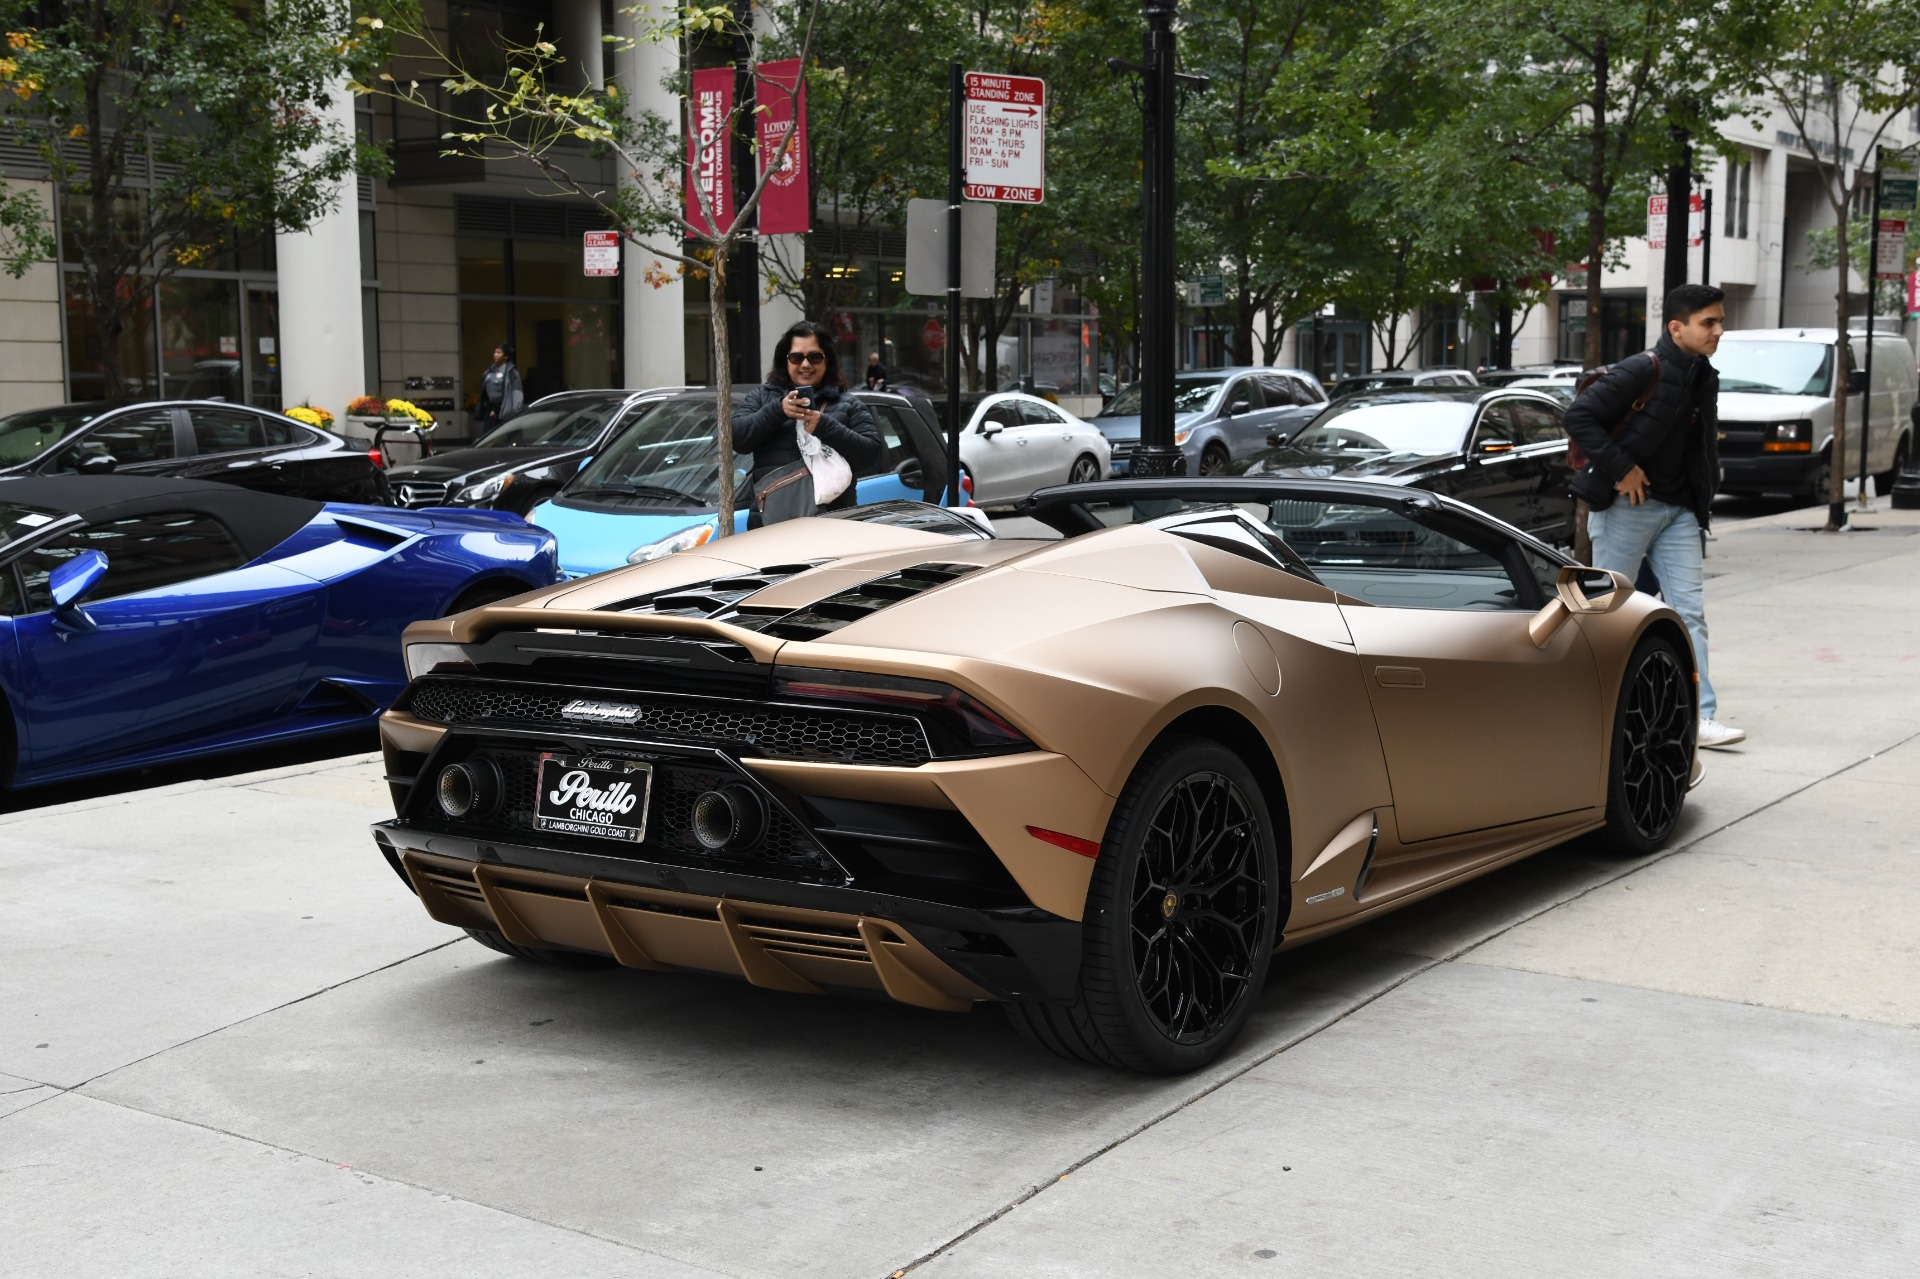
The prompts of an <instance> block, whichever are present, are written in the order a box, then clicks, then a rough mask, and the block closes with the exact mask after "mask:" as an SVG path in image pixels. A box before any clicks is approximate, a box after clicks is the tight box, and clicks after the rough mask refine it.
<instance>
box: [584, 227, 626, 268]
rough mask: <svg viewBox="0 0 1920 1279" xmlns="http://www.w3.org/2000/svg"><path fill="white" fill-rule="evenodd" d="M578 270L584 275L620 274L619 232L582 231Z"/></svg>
mask: <svg viewBox="0 0 1920 1279" xmlns="http://www.w3.org/2000/svg"><path fill="white" fill-rule="evenodd" d="M580 270H581V272H582V273H583V274H586V275H618V274H620V233H619V232H618V231H585V232H582V233H581V235H580Z"/></svg>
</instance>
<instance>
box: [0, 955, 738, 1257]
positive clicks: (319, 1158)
mask: <svg viewBox="0 0 1920 1279" xmlns="http://www.w3.org/2000/svg"><path fill="white" fill-rule="evenodd" d="M448 944H449V945H451V944H452V943H451V942H449V943H448ZM434 949H435V950H438V949H440V948H439V947H437V946H436V947H435V948H434ZM423 953H425V952H423ZM415 958H418V956H415ZM402 962H405V961H402ZM387 966H388V967H392V965H391V964H389V965H387ZM375 971H378V970H375ZM356 980H357V979H356ZM341 984H342V985H345V984H346V983H345V982H342V983H341ZM328 989H332V988H331V987H329V988H328ZM294 1002H296V1003H297V1002H299V1001H298V1000H296V1001H294ZM234 1024H235V1025H238V1024H239V1023H238V1022H235V1023H234ZM209 1033H212V1032H209ZM187 1042H188V1043H191V1042H192V1040H188V1041H187ZM175 1046H176V1047H178V1045H175ZM161 1051H163V1052H164V1051H166V1050H165V1049H162V1050H161ZM143 1060H144V1059H143ZM128 1064H129V1065H131V1064H133V1063H131V1062H129V1063H128ZM115 1069H116V1070H117V1069H120V1068H119V1067H117V1066H116V1067H115ZM89 1082H91V1081H89ZM66 1091H75V1090H73V1089H69V1090H66ZM86 1099H87V1100H88V1101H91V1102H97V1103H99V1104H100V1105H103V1106H112V1107H113V1108H114V1109H116V1110H124V1111H127V1112H128V1113H130V1114H135V1115H145V1116H147V1117H148V1118H149V1119H158V1120H160V1121H161V1122H163V1123H170V1124H182V1125H184V1126H186V1127H188V1128H198V1129H200V1131H202V1132H210V1133H215V1134H217V1135H219V1136H222V1137H231V1138H232V1139H233V1140H235V1141H244V1142H246V1143H247V1144H248V1145H250V1146H258V1147H260V1148H262V1149H265V1150H277V1151H279V1152H280V1153H282V1154H286V1155H292V1156H294V1157H295V1158H297V1159H303V1160H307V1161H310V1162H312V1163H317V1164H323V1165H330V1166H331V1167H332V1168H334V1169H335V1170H336V1171H339V1172H351V1173H353V1174H354V1175H356V1176H360V1177H373V1178H377V1179H379V1180H380V1181H384V1182H386V1183H387V1184H388V1185H391V1186H405V1187H407V1188H408V1189H410V1190H418V1191H422V1192H424V1193H426V1194H430V1195H435V1196H437V1197H439V1198H443V1199H450V1200H453V1201H455V1202H458V1203H465V1204H472V1205H473V1206H474V1207H476V1208H484V1209H486V1210H487V1211H488V1212H497V1213H499V1214H500V1215H501V1216H503V1217H512V1218H514V1219H515V1220H516V1221H525V1222H530V1223H532V1224H533V1225H536V1226H544V1227H546V1228H547V1229H549V1230H564V1231H566V1232H567V1233H568V1234H575V1235H582V1236H585V1237H586V1238H588V1239H597V1240H599V1241H600V1242H601V1243H608V1244H612V1245H613V1246H614V1247H616V1248H623V1249H625V1250H627V1251H628V1252H635V1253H639V1254H640V1255H641V1256H645V1257H658V1258H660V1259H662V1260H665V1261H674V1262H678V1263H680V1264H681V1265H687V1266H691V1267H693V1268H694V1269H696V1270H704V1271H706V1272H707V1273H709V1274H714V1275H732V1276H735V1277H736V1279H747V1276H745V1275H743V1274H742V1273H741V1272H740V1271H737V1270H716V1269H715V1268H714V1267H712V1266H710V1265H707V1264H705V1263H704V1262H698V1261H687V1260H685V1259H684V1258H681V1257H675V1256H673V1255H672V1254H671V1253H665V1252H656V1251H654V1250H653V1249H651V1248H642V1247H641V1246H640V1245H638V1244H635V1243H629V1242H627V1241H626V1240H624V1239H616V1238H614V1237H612V1236H611V1235H603V1234H600V1233H598V1232H596V1231H593V1230H586V1229H582V1228H581V1227H579V1226H565V1225H561V1224H560V1223H558V1222H553V1221H546V1220H543V1219H541V1218H539V1217H530V1216H528V1215H527V1214H526V1213H524V1212H515V1211H514V1210H513V1209H511V1208H502V1207H500V1206H498V1205H497V1204H490V1203H488V1202H487V1201H486V1200H484V1199H470V1198H468V1197H467V1196H465V1195H456V1194H454V1193H453V1192H452V1191H450V1190H442V1189H439V1188H437V1187H434V1186H425V1185H421V1184H420V1183H419V1182H417V1181H408V1180H407V1179H406V1178H404V1177H393V1176H388V1175H387V1174H386V1173H380V1172H374V1171H373V1170H372V1169H369V1168H361V1167H357V1166H356V1165H353V1164H343V1163H336V1162H335V1161H333V1160H332V1159H329V1158H327V1157H326V1156H324V1155H316V1154H314V1153H313V1152H312V1151H307V1150H297V1149H295V1148H294V1147H292V1146H283V1145H281V1144H279V1143H278V1142H273V1141H264V1140H262V1139H261V1138H259V1137H249V1136H248V1135H247V1134H245V1133H239V1132H234V1131H233V1130H232V1129H229V1128H221V1127H219V1126H218V1125H215V1124H206V1123H201V1122H200V1121H199V1120H197V1119H182V1118H181V1117H180V1116H178V1115H165V1114H161V1113H160V1112H158V1111H153V1110H146V1109H143V1108H141V1107H139V1106H131V1105H128V1104H127V1103H126V1102H123V1101H115V1100H114V1099H113V1098H111V1097H95V1096H93V1095H91V1094H86ZM43 1100H49V1101H50V1100H52V1099H51V1098H46V1099H43ZM40 1104H42V1102H35V1103H34V1105H36V1106H37V1105H40ZM31 1109H33V1107H32V1106H25V1107H22V1108H21V1110H20V1111H16V1112H14V1113H16V1114H19V1113H24V1111H27V1110H31Z"/></svg>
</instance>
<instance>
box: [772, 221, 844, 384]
mask: <svg viewBox="0 0 1920 1279" xmlns="http://www.w3.org/2000/svg"><path fill="white" fill-rule="evenodd" d="M775 271H778V272H779V273H780V274H781V275H782V276H783V277H785V278H787V279H790V280H793V281H794V282H796V283H798V282H799V281H801V280H804V279H805V278H806V273H807V237H806V236H804V235H766V236H761V237H760V274H761V276H762V277H763V278H764V277H766V276H768V275H770V274H771V273H773V272H775ZM761 293H762V300H761V303H760V364H759V367H760V368H761V369H769V368H772V367H773V348H774V347H775V346H776V345H777V344H778V343H779V341H780V335H781V334H782V333H785V332H786V331H787V330H788V329H790V328H792V327H793V326H794V325H795V324H797V323H799V322H800V321H801V320H820V321H822V322H823V323H824V322H825V317H823V316H818V315H807V314H806V313H805V312H803V311H802V310H801V309H800V303H799V301H798V300H797V299H795V298H792V297H789V296H788V295H787V294H785V293H781V292H777V291H776V292H775V293H774V294H773V295H772V296H771V297H768V296H766V291H765V289H762V291H761ZM866 367H867V353H866V352H865V351H851V350H848V351H841V352H840V371H841V372H843V373H845V374H846V375H847V379H848V381H849V382H851V381H853V380H854V379H855V378H859V377H865V376H866V375H865V374H863V373H861V371H860V370H862V369H864V368H866ZM863 385H864V384H863Z"/></svg>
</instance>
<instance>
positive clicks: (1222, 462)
mask: <svg viewBox="0 0 1920 1279" xmlns="http://www.w3.org/2000/svg"><path fill="white" fill-rule="evenodd" d="M1230 461H1232V458H1231V457H1229V456H1228V454H1227V451H1226V450H1225V449H1224V448H1222V447H1220V445H1218V444H1209V445H1207V447H1205V448H1203V449H1201V450H1200V474H1202V475H1218V474H1220V473H1221V472H1222V471H1224V470H1226V469H1227V464H1228V463H1229V462H1230Z"/></svg>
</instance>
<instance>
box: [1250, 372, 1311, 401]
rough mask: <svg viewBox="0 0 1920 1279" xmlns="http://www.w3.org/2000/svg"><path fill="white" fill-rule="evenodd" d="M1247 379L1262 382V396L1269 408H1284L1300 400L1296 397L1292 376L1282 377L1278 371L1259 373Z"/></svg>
mask: <svg viewBox="0 0 1920 1279" xmlns="http://www.w3.org/2000/svg"><path fill="white" fill-rule="evenodd" d="M1247 380H1248V381H1249V382H1258V383H1259V384H1260V398H1261V399H1263V400H1265V401H1266V404H1267V407H1268V408H1283V407H1285V406H1286V405H1289V404H1298V403H1299V402H1300V401H1299V400H1297V399H1295V398H1294V387H1293V379H1292V378H1289V377H1282V376H1281V375H1280V374H1278V373H1258V374H1255V375H1254V376H1253V377H1250V378H1248V379H1247Z"/></svg>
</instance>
